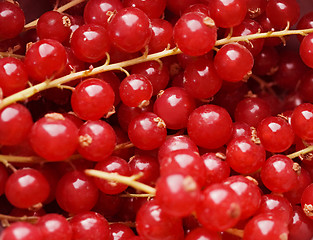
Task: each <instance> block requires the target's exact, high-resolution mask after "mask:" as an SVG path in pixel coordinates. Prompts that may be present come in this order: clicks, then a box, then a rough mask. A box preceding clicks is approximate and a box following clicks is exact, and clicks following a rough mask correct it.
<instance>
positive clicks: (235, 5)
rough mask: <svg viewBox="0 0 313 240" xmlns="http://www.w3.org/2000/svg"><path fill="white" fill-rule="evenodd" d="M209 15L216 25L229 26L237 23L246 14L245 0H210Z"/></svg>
mask: <svg viewBox="0 0 313 240" xmlns="http://www.w3.org/2000/svg"><path fill="white" fill-rule="evenodd" d="M209 8H210V16H211V17H212V18H213V19H214V21H215V23H216V26H217V27H222V28H230V27H234V26H237V25H239V24H240V23H241V22H242V21H243V19H244V18H245V16H246V14H247V10H248V9H247V3H246V1H245V0H232V1H229V0H212V1H210V2H209Z"/></svg>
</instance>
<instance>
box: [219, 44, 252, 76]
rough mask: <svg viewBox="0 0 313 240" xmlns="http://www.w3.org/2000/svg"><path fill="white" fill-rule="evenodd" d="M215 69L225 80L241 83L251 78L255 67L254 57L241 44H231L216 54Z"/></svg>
mask: <svg viewBox="0 0 313 240" xmlns="http://www.w3.org/2000/svg"><path fill="white" fill-rule="evenodd" d="M214 67H215V69H216V72H217V75H218V76H219V77H220V78H222V79H223V80H225V81H229V82H239V81H241V80H243V79H244V78H245V77H247V76H249V74H250V72H251V70H252V67H253V56H252V54H251V52H250V51H249V50H248V49H247V48H246V47H244V46H242V45H240V44H239V43H229V44H226V45H224V46H223V47H222V48H221V49H220V50H219V51H218V52H217V53H216V56H215V57H214Z"/></svg>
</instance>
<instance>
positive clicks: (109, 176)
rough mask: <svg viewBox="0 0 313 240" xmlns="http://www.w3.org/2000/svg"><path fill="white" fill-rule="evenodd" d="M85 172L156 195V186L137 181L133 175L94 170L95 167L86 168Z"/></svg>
mask: <svg viewBox="0 0 313 240" xmlns="http://www.w3.org/2000/svg"><path fill="white" fill-rule="evenodd" d="M85 173H86V174H87V175H89V176H93V177H98V178H101V179H105V180H108V181H114V182H119V183H123V184H126V185H128V186H130V187H133V188H135V189H137V190H140V191H143V192H145V193H148V194H150V195H152V196H154V195H155V188H153V187H150V186H148V185H146V184H143V183H141V182H137V181H136V180H134V178H133V177H126V176H122V175H119V174H117V173H108V172H103V171H99V170H94V169H87V170H85Z"/></svg>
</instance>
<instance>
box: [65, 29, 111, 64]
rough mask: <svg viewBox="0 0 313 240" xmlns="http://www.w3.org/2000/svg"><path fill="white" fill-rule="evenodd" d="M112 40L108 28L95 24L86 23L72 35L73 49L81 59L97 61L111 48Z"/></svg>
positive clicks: (91, 61)
mask: <svg viewBox="0 0 313 240" xmlns="http://www.w3.org/2000/svg"><path fill="white" fill-rule="evenodd" d="M110 45H111V43H110V40H109V36H108V33H107V31H106V29H105V28H104V27H102V26H99V25H95V24H84V25H82V26H80V27H79V28H77V29H76V30H75V31H74V33H73V35H72V37H71V49H72V50H73V53H74V54H75V56H76V57H77V58H78V59H80V60H81V61H84V62H88V63H95V62H98V61H100V60H101V59H103V58H104V57H105V56H106V53H107V52H108V51H109V50H110Z"/></svg>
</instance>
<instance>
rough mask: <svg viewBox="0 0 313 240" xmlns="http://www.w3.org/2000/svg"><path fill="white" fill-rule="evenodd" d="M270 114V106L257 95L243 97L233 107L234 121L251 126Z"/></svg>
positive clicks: (255, 125) (256, 124) (254, 125)
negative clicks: (234, 107)
mask: <svg viewBox="0 0 313 240" xmlns="http://www.w3.org/2000/svg"><path fill="white" fill-rule="evenodd" d="M270 115H271V109H270V106H269V105H268V103H267V102H265V100H263V99H261V98H259V97H251V98H250V97H248V98H244V99H243V100H241V101H240V102H239V103H238V104H237V106H236V109H235V120H236V122H244V123H247V124H248V125H250V126H251V127H257V126H258V124H259V123H260V122H261V121H262V120H263V119H264V118H266V117H269V116H270Z"/></svg>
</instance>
